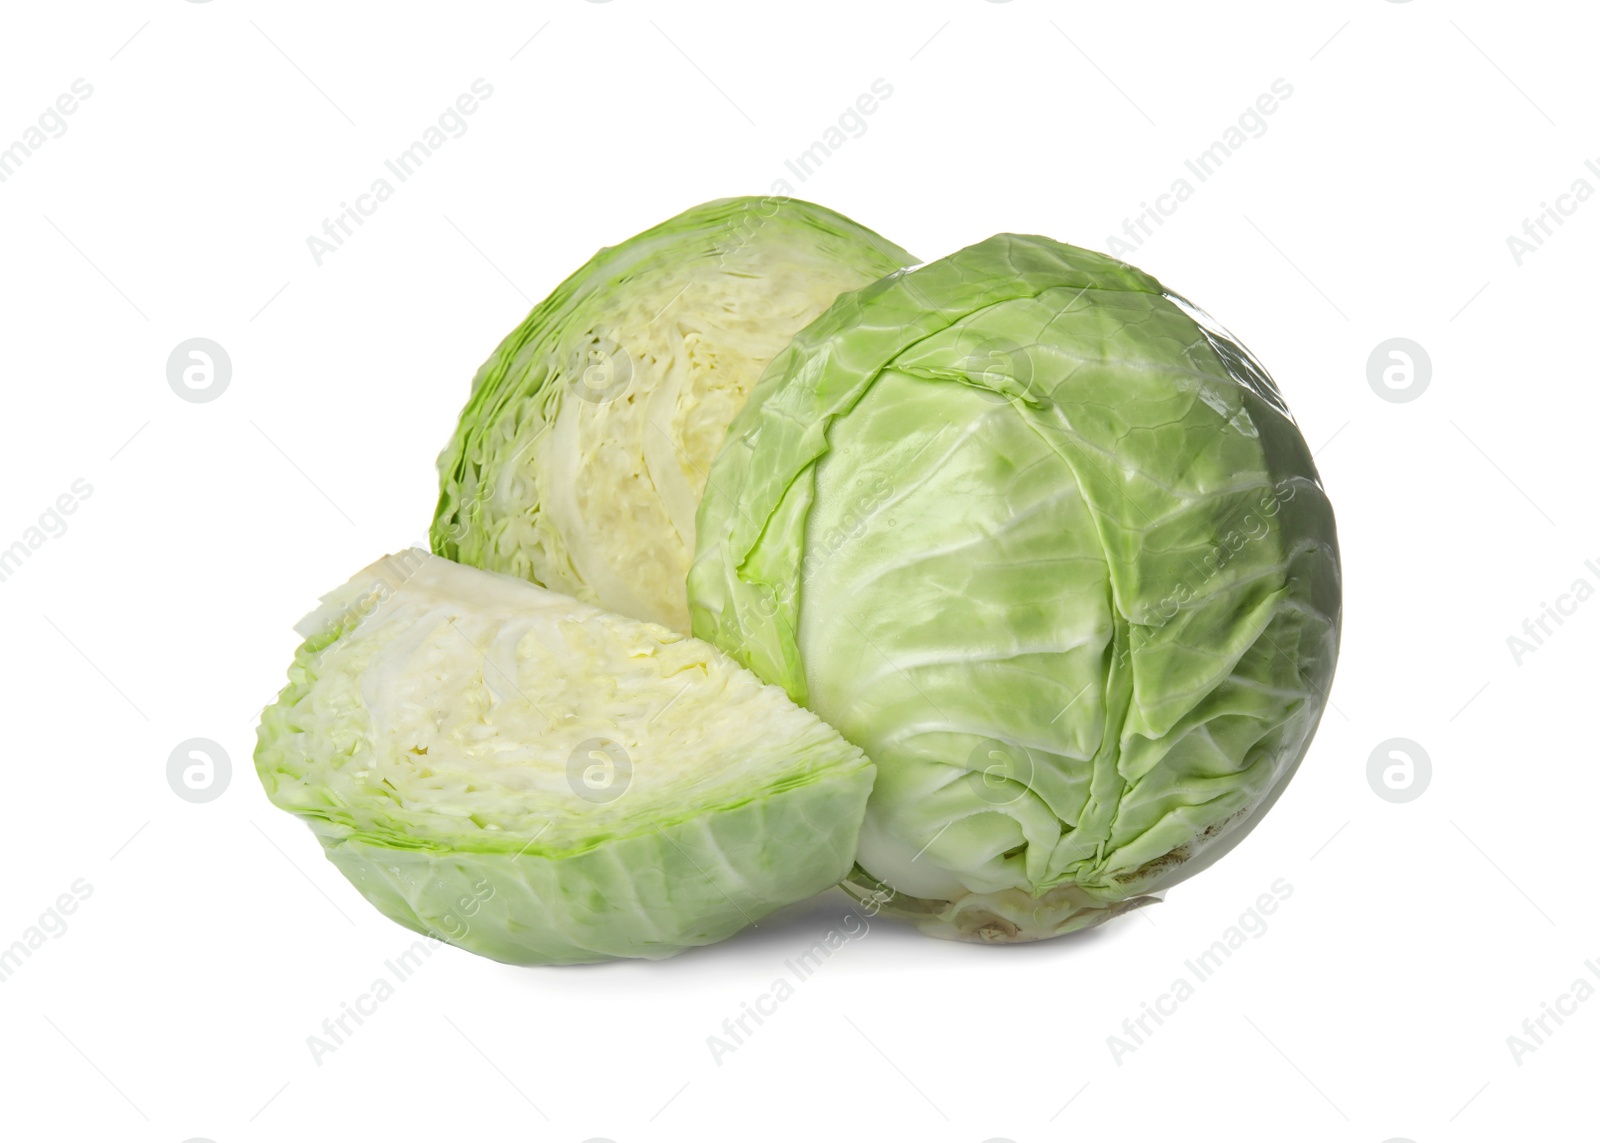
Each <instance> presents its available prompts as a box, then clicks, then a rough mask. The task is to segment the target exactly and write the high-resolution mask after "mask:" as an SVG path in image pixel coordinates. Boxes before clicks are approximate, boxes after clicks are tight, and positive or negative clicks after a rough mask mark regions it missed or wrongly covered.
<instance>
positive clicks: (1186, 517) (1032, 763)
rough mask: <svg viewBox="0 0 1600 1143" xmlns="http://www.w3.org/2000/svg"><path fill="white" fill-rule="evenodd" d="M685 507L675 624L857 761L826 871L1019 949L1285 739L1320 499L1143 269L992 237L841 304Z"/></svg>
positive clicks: (1309, 688)
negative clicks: (850, 843)
mask: <svg viewBox="0 0 1600 1143" xmlns="http://www.w3.org/2000/svg"><path fill="white" fill-rule="evenodd" d="M710 483H711V485H712V486H713V487H714V488H716V490H717V491H718V493H719V495H716V496H709V497H707V498H706V499H705V501H704V502H703V503H702V504H701V506H700V512H699V518H698V543H697V554H696V558H695V562H694V565H693V568H692V570H691V572H690V575H689V599H690V604H691V610H692V615H693V629H694V631H695V633H696V634H697V635H699V636H700V637H702V638H705V639H707V640H710V641H711V642H713V643H715V644H717V645H718V646H720V647H722V648H724V649H725V650H727V651H728V652H729V653H730V654H731V655H732V656H733V657H734V658H736V659H737V660H739V661H740V662H742V663H745V664H746V665H748V666H749V667H751V668H752V669H753V670H754V671H755V672H756V673H757V674H758V675H760V676H761V677H762V678H764V679H766V680H768V681H770V682H774V683H777V684H779V685H781V686H783V687H784V688H785V689H786V690H787V691H788V693H789V694H790V695H791V696H792V697H793V698H794V699H795V701H797V702H800V703H803V704H804V705H807V706H809V707H810V708H811V709H812V710H814V711H816V712H817V713H818V714H819V715H820V716H821V717H822V718H823V719H825V720H826V721H827V722H828V723H830V724H831V725H833V726H834V727H836V728H838V729H839V731H840V732H841V733H843V735H844V736H845V737H846V738H847V739H849V740H850V741H851V742H854V743H855V744H856V745H858V746H860V747H861V748H862V749H863V750H865V751H866V752H867V754H868V755H869V756H870V757H871V758H872V759H873V760H874V762H876V763H877V767H878V774H877V781H876V785H875V788H874V790H873V792H872V797H871V800H870V802H869V804H868V809H867V816H866V820H865V824H864V826H863V829H862V834H861V842H860V848H859V851H858V854H857V865H856V869H855V871H854V873H853V874H852V877H851V879H850V883H849V887H850V888H852V890H853V891H854V892H855V893H857V894H858V895H860V896H862V897H870V898H872V899H874V900H875V901H877V902H879V903H881V904H883V905H885V907H886V908H887V909H888V911H890V912H892V913H899V914H902V915H906V916H910V917H912V918H915V919H916V920H918V921H919V922H920V923H921V924H922V926H923V927H924V928H925V929H926V930H927V931H929V932H933V933H935V934H937V935H941V936H949V937H957V938H964V939H972V940H997V941H1005V940H1029V939H1036V938H1040V937H1048V936H1052V935H1055V934H1057V933H1061V932H1066V931H1069V930H1072V929H1076V928H1082V927H1084V926H1086V925H1090V924H1094V923H1096V922H1098V921H1101V920H1104V919H1106V918H1107V917H1109V916H1112V915H1114V914H1115V913H1117V912H1119V911H1121V910H1123V909H1126V908H1128V907H1131V906H1133V905H1136V904H1139V903H1142V902H1143V901H1145V900H1148V899H1149V895H1150V894H1152V893H1154V892H1157V891H1159V890H1161V889H1163V888H1165V887H1166V886H1169V885H1171V884H1173V883H1174V882H1177V881H1180V880H1182V879H1183V878H1185V877H1187V876H1189V875H1191V874H1193V873H1194V872H1196V871H1197V870H1199V869H1201V868H1203V867H1204V866H1206V865H1208V864H1209V863H1210V862H1212V861H1214V860H1215V859H1216V858H1217V857H1218V856H1220V855H1221V854H1222V853H1224V852H1225V851H1227V850H1228V849H1229V848H1231V847H1232V846H1233V845H1234V844H1235V843H1237V842H1238V841H1239V840H1240V838H1242V837H1243V836H1244V835H1245V833H1246V832H1247V831H1248V830H1249V829H1250V828H1251V827H1252V826H1253V825H1254V823H1255V822H1256V821H1257V820H1258V819H1259V818H1260V817H1261V815H1262V814H1263V813H1265V811H1266V810H1267V808H1268V807H1270V805H1271V804H1272V802H1273V801H1274V799H1275V798H1276V797H1277V796H1278V794H1279V793H1280V792H1281V791H1282V790H1283V788H1284V785H1285V783H1286V782H1287V781H1288V780H1289V778H1290V776H1291V775H1292V774H1293V772H1294V770H1295V768H1296V767H1297V766H1298V764H1299V761H1300V759H1301V757H1302V755H1303V754H1304V752H1305V750H1306V747H1307V745H1308V743H1309V741H1310V739H1311V735H1312V733H1313V731H1314V729H1315V727H1316V725H1317V721H1318V719H1319V717H1320V715H1321V713H1322V710H1323V706H1324V703H1325V701H1326V698H1325V696H1326V692H1327V688H1328V686H1329V683H1330V681H1331V678H1332V674H1333V669H1334V660H1335V657H1336V653H1337V646H1338V636H1339V613H1340V572H1339V558H1338V549H1337V541H1336V537H1335V530H1334V519H1333V513H1332V510H1331V508H1330V506H1329V503H1328V499H1327V497H1326V496H1325V495H1324V492H1323V489H1322V486H1321V484H1320V482H1319V480H1318V476H1317V472H1316V468H1315V466H1314V465H1313V463H1312V458H1311V455H1310V452H1309V450H1308V449H1307V448H1306V444H1305V441H1304V439H1303V438H1302V436H1301V434H1300V432H1299V430H1298V429H1297V428H1296V426H1295V423H1294V421H1293V420H1292V419H1291V418H1290V415H1289V412H1288V410H1287V409H1286V408H1285V406H1284V403H1283V400H1282V398H1281V397H1280V396H1279V393H1278V390H1277V388H1276V387H1275V386H1274V385H1273V383H1272V381H1271V380H1270V379H1269V378H1268V376H1267V374H1266V372H1265V371H1264V370H1263V369H1262V368H1261V366H1260V365H1259V364H1258V363H1257V362H1256V361H1255V360H1254V359H1253V358H1252V357H1251V356H1250V354H1249V353H1248V352H1247V351H1246V350H1244V349H1243V348H1242V347H1241V346H1240V345H1239V344H1238V343H1237V342H1235V341H1234V340H1233V339H1232V338H1231V337H1230V336H1229V335H1228V334H1226V333H1225V332H1224V331H1223V330H1221V329H1220V328H1219V327H1217V326H1216V325H1215V324H1214V323H1212V322H1211V321H1210V320H1209V319H1208V318H1206V317H1205V315H1203V314H1202V313H1200V312H1199V311H1198V310H1196V309H1195V308H1194V307H1193V306H1192V305H1190V304H1189V303H1188V302H1186V301H1185V300H1184V299H1183V298H1181V297H1179V296H1177V295H1175V294H1173V293H1171V292H1170V291H1168V290H1166V289H1164V288H1163V287H1162V285H1161V284H1160V283H1159V282H1157V281H1156V280H1155V279H1153V278H1151V277H1149V276H1148V275H1146V274H1144V273H1141V272H1140V271H1138V270H1136V269H1134V268H1132V267H1130V266H1126V265H1124V264H1122V263H1120V262H1116V261H1114V260H1112V259H1109V258H1106V257H1104V256H1101V255H1098V254H1093V253H1090V252H1088V251H1084V250H1079V249H1077V248H1075V247H1071V246H1066V245H1063V244H1061V243H1057V242H1053V241H1051V240H1049V239H1045V238H1037V237H1023V236H1017V235H1008V234H1002V235H998V236H996V237H994V238H991V239H989V240H988V241H985V242H981V243H979V244H977V245H975V246H972V247H969V248H967V249H965V250H962V251H960V252H959V253H957V254H955V255H953V256H951V257H948V258H945V259H942V260H940V261H937V262H933V263H930V264H927V265H925V266H922V267H919V268H917V269H914V270H910V271H903V272H900V273H896V274H892V275H890V276H889V277H888V278H886V279H884V280H883V281H880V282H878V283H876V284H874V285H871V286H868V287H866V288H865V289H862V290H859V291H858V292H855V293H852V294H846V295H844V296H842V297H841V298H840V299H839V300H838V301H837V302H836V303H835V304H834V305H833V306H832V307H831V308H830V309H829V310H828V311H827V312H826V313H825V314H823V315H822V316H821V317H820V318H819V319H818V320H817V321H815V322H814V323H812V324H811V325H810V326H808V327H807V328H806V329H805V330H804V331H802V332H801V333H800V334H799V335H798V336H797V337H796V338H795V339H794V341H793V343H792V344H791V345H790V346H789V347H788V348H787V349H785V350H784V351H783V353H781V354H780V355H779V356H778V357H777V358H776V359H775V360H774V361H773V363H772V365H771V367H770V368H769V369H768V370H767V372H766V374H765V375H764V377H763V378H762V379H761V381H760V383H759V384H758V385H757V387H756V389H755V390H754V392H753V393H752V395H751V398H750V400H749V402H748V403H747V404H746V405H745V407H744V409H743V410H742V412H740V414H739V415H738V417H737V418H735V420H734V421H733V424H732V427H731V429H730V431H729V435H728V439H727V442H726V444H725V445H724V447H723V448H722V450H721V452H720V453H719V454H718V456H717V458H716V461H715V463H714V464H713V465H712V468H711V473H710Z"/></svg>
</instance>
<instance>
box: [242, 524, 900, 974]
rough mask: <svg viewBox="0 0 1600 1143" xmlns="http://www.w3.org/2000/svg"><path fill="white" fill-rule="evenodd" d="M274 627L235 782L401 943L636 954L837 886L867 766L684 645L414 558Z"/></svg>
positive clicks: (362, 578)
mask: <svg viewBox="0 0 1600 1143" xmlns="http://www.w3.org/2000/svg"><path fill="white" fill-rule="evenodd" d="M298 630H299V631H300V633H301V634H302V635H304V636H305V640H306V641H305V643H304V644H303V645H302V646H301V647H300V649H299V651H298V653H297V654H296V656H295V660H294V664H293V666H292V667H291V668H290V672H289V679H290V681H289V685H288V687H287V688H285V690H284V691H283V693H282V694H281V695H280V696H279V698H278V700H277V702H276V703H274V704H273V705H272V706H270V707H268V708H267V710H266V712H265V713H264V714H263V715H262V719H261V727H260V731H259V742H258V745H257V748H256V754H255V761H256V769H257V772H258V773H259V775H260V777H261V781H262V783H263V784H264V785H265V787H266V790H267V794H268V796H269V797H270V798H271V799H272V801H273V803H274V804H276V805H277V806H279V807H280V808H282V809H285V810H288V811H290V812H291V813H294V814H298V815H299V816H301V817H302V818H304V819H305V820H306V822H307V823H308V824H309V825H310V826H311V828H312V830H313V831H314V832H315V833H316V835H317V837H318V839H319V840H320V841H321V842H322V844H323V846H324V847H325V849H326V851H327V856H328V857H329V858H330V859H331V860H332V861H333V863H334V864H335V865H336V866H338V868H339V869H340V871H341V872H343V873H344V874H345V876H347V877H348V878H349V879H350V880H351V881H352V882H353V883H354V884H355V886H356V887H357V888H358V889H360V890H361V892H362V893H363V894H364V895H365V896H366V897H367V899H368V900H370V901H371V902H372V903H373V904H374V905H376V906H377V907H378V908H379V909H380V910H381V911H382V912H384V913H385V914H387V915H388V916H389V917H391V918H393V919H394V920H396V921H398V922H400V923H401V924H402V925H405V926H407V927H408V928H412V929H415V930H417V931H419V932H424V933H430V934H432V935H434V936H437V937H439V938H440V939H443V940H448V941H450V942H452V943H454V944H457V945H460V946H461V947H462V948H465V949H468V950H470V951H472V952H475V953H479V954H482V955H483V956H488V957H493V958H494V959H496V960H502V961H508V962H511V963H516V964H571V963H582V962H587V961H596V960H603V959H606V958H609V957H643V958H649V959H655V958H659V957H665V956H670V955H671V954H673V953H676V952H679V951H681V950H682V949H685V948H688V947H690V946H694V945H703V944H708V943H710V942H712V941H717V940H721V939H722V938H724V937H727V936H729V935H730V934H732V933H734V932H736V931H738V930H739V929H741V928H743V927H744V926H746V925H749V924H751V923H753V922H755V921H757V920H759V919H760V918H761V916H762V915H763V914H765V913H768V912H770V911H771V910H772V909H774V908H777V907H779V906H781V905H785V904H789V903H791V902H794V901H797V900H800V899H802V898H805V897H808V896H810V895H812V894H814V893H817V892H820V891H821V890H823V889H826V888H827V887H829V886H830V885H833V884H835V883H836V882H838V881H839V879H840V878H841V877H843V876H844V874H845V873H846V872H847V871H848V870H849V868H850V864H851V860H852V858H853V857H854V854H855V845H856V838H857V833H858V831H859V829H860V825H861V817H862V813H863V812H864V807H865V803H866V798H867V794H868V791H869V790H870V789H871V786H872V775H873V768H872V764H871V763H870V762H869V761H868V760H867V758H866V757H865V756H864V755H863V754H862V753H861V751H860V750H858V749H856V748H855V747H854V746H851V745H850V744H848V743H847V742H845V741H844V740H843V739H842V738H840V737H839V735H838V734H837V733H836V732H835V731H833V730H832V729H831V728H830V727H828V726H827V725H825V724H824V723H822V722H821V721H820V720H818V719H817V718H816V717H815V716H813V715H812V714H810V713H808V712H806V711H804V710H802V709H800V708H799V707H797V706H795V705H794V704H793V703H792V702H790V701H789V700H788V698H786V697H785V696H784V694H783V692H782V691H781V690H779V689H778V688H776V687H771V686H766V685H764V684H763V683H762V682H761V681H760V680H759V679H757V678H756V677H755V676H754V675H752V674H750V673H749V672H748V671H746V670H744V669H743V668H741V667H739V666H738V665H736V664H735V663H733V662H732V661H731V660H730V659H728V658H727V657H726V656H725V655H723V654H722V653H721V652H719V651H717V650H716V649H715V648H713V647H711V646H709V645H708V644H706V643H702V642H701V641H699V640H698V639H692V638H688V637H685V636H682V635H679V634H676V633H674V632H672V631H669V630H667V629H665V628H663V627H661V626H658V625H655V624H647V623H640V622H637V621H634V620H632V619H628V618H625V617H623V616H620V615H615V614H612V613H609V612H606V611H602V610H600V609H599V608H597V607H594V606H591V605H589V604H585V603H580V602H578V601H576V600H573V599H571V598H569V597H567V596H563V595H559V594H556V593H554V592H550V591H546V590H544V589H542V588H539V587H535V586H534V585H532V584H529V583H526V582H524V581H522V580H518V579H513V578H511V577H509V576H504V575H498V574H494V573H491V572H485V571H479V570H477V569H474V568H469V567H464V566H462V565H460V564H455V563H451V562H450V561H448V560H443V559H440V558H438V557H435V556H431V555H429V554H427V553H426V552H422V551H420V550H417V549H410V550H408V551H405V552H402V553H399V554H397V555H394V556H389V557H386V558H385V559H382V560H379V561H378V562H377V563H375V564H373V565H372V566H371V567H369V568H367V569H366V570H365V571H362V572H360V573H359V574H357V575H356V576H355V577H354V578H353V579H351V580H350V581H349V582H348V583H347V584H345V585H344V586H343V587H341V588H339V589H338V590H336V591H334V592H332V593H330V594H329V595H328V596H326V597H325V598H324V601H323V604H322V606H321V607H320V608H319V609H318V610H316V611H315V612H313V613H312V614H311V615H309V616H307V617H306V618H305V619H304V620H303V621H302V622H301V624H300V625H299V627H298Z"/></svg>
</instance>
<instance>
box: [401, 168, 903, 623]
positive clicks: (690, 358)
mask: <svg viewBox="0 0 1600 1143" xmlns="http://www.w3.org/2000/svg"><path fill="white" fill-rule="evenodd" d="M913 261H914V259H913V258H912V257H911V255H909V254H907V253H906V252H905V251H904V250H901V249H900V248H899V247H898V246H895V245H894V244H893V243H890V242H888V241H886V240H885V239H883V238H882V237H880V236H879V235H877V234H875V233H873V232H872V231H870V230H868V229H866V228H865V227H862V226H859V225H857V224H856V223H854V222H852V221H850V220H849V219H847V218H845V217H843V216H842V215H839V214H836V213H834V212H833V211H831V210H827V209H825V208H823V207H820V206H815V205H813V204H811V203H807V202H802V201H800V200H798V199H787V198H777V197H765V198H730V199H719V200H717V201H715V202H709V203H705V204H703V205H701V206H697V207H694V208H693V209H691V210H687V211H685V212H683V213H682V214H680V215H678V216H676V217H674V218H671V219H668V220H667V221H666V222H663V223H661V224H660V225H658V226H655V227H652V228H651V229H649V230H646V231H644V232H643V233H642V234H639V235H637V236H636V237H634V238H631V239H629V240H628V241H626V242H624V243H622V244H620V245H618V246H614V247H608V248H606V249H603V250H601V251H600V252H599V253H598V254H596V255H595V256H594V258H592V259H591V260H590V261H589V262H588V263H586V264H585V265H584V266H583V267H582V268H581V269H579V270H578V271H577V272H576V273H574V274H573V275H572V276H571V277H569V278H568V279H567V280H566V281H564V282H562V283H561V285H560V286H558V287H557V288H556V289H555V290H554V291H553V292H552V293H551V294H550V296H549V297H547V298H546V299H545V300H544V301H542V302H540V303H539V304H538V305H537V306H535V307H534V308H533V310H532V312H531V313H529V314H528V316H527V318H526V319H525V320H524V321H523V322H522V324H521V325H520V326H518V327H517V329H516V330H514V331H513V332H512V333H511V334H510V335H509V336H508V337H507V338H506V339H505V340H504V341H503V342H501V344H500V346H499V348H498V349H496V350H495V352H494V354H493V356H491V357H490V358H489V360H488V361H486V362H485V363H484V365H483V366H482V368H480V369H479V370H478V373H477V376H476V377H475V378H474V379H473V382H472V395H471V398H470V399H469V400H468V402H467V405H466V407H465V408H464V409H463V410H462V413H461V418H460V422H459V424H458V426H457V429H456V432H455V435H454V437H453V438H452V439H451V441H450V443H449V445H447V446H446V448H445V449H444V451H443V452H442V453H441V454H440V456H439V461H438V467H439V475H440V494H439V502H438V507H437V510H436V513H435V518H434V522H433V526H432V529H431V542H432V546H433V550H434V552H435V553H437V554H439V555H442V556H445V557H447V558H449V559H452V560H456V561H458V562H461V563H467V564H471V565H473V566H475V567H482V568H486V569H489V570H491V571H501V572H506V573H508V574H512V575H517V576H520V577H522V578H525V579H528V580H530V581H532V582H534V583H538V584H541V585H543V586H546V587H550V588H554V589H556V590H560V591H565V592H567V593H569V594H571V595H574V596H576V597H577V598H580V599H583V600H585V601H588V602H593V603H598V604H600V605H601V606H603V607H606V608H607V609H608V610H612V611H617V612H620V613H622V614H626V615H630V616H632V617H634V618H637V619H647V620H651V621H654V622H659V623H664V624H666V625H667V626H670V627H673V628H675V629H677V630H682V631H687V630H688V611H687V605H686V601H685V599H684V591H683V578H684V576H685V575H686V573H687V571H688V566H689V560H690V558H691V556H692V555H693V549H694V537H693V527H694V512H695V507H696V505H697V503H698V500H699V498H700V495H701V493H702V492H703V490H704V481H705V475H706V469H707V468H708V467H709V465H710V461H711V457H712V456H713V455H714V453H715V451H716V449H717V447H718V446H719V445H720V443H721V441H722V437H723V434H724V431H725V429H726V426H727V422H728V420H730V419H731V418H732V416H733V415H734V413H735V412H736V411H737V409H738V407H739V406H740V405H741V404H742V403H743V400H744V397H745V395H746V393H748V391H749V389H750V387H751V386H752V385H753V384H754V383H755V381H756V378H757V377H758V376H759V375H760V373H761V370H762V368H763V367H764V366H765V365H766V363H767V361H768V360H769V359H770V357H771V356H772V354H774V353H776V352H777V351H778V349H780V348H781V347H782V346H783V345H784V343H785V342H787V340H788V339H789V337H790V336H791V335H792V334H793V333H794V332H795V331H797V330H799V329H800V328H801V327H802V326H804V325H805V324H806V323H807V322H809V321H810V320H811V319H812V318H813V317H815V316H816V315H817V314H818V313H820V312H821V311H822V310H823V309H824V308H825V307H826V306H827V305H828V304H830V303H831V302H832V301H833V299H834V297H836V296H837V295H838V294H839V293H840V292H841V291H843V290H847V289H854V288H856V287H859V286H863V285H866V284H868V283H870V282H872V281H874V280H876V279H878V278H879V277H881V276H882V275H884V274H886V273H889V272H890V271H892V270H895V269H897V268H899V267H901V266H905V265H908V264H910V263H911V262H913ZM588 369H600V370H603V371H604V370H609V371H611V372H613V373H615V374H617V375H618V377H619V378H620V377H622V376H623V375H624V372H625V374H626V380H625V381H623V380H618V381H617V382H616V384H617V387H618V389H619V390H620V392H618V393H616V394H612V393H611V392H610V391H609V386H602V390H603V391H604V392H605V397H604V399H597V400H593V401H586V400H583V399H582V398H581V397H580V396H577V395H575V393H576V392H577V386H579V385H580V384H581V381H580V375H581V374H582V373H583V371H585V370H588ZM674 371H677V372H674ZM590 395H591V396H593V395H594V394H593V393H591V394H590Z"/></svg>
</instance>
